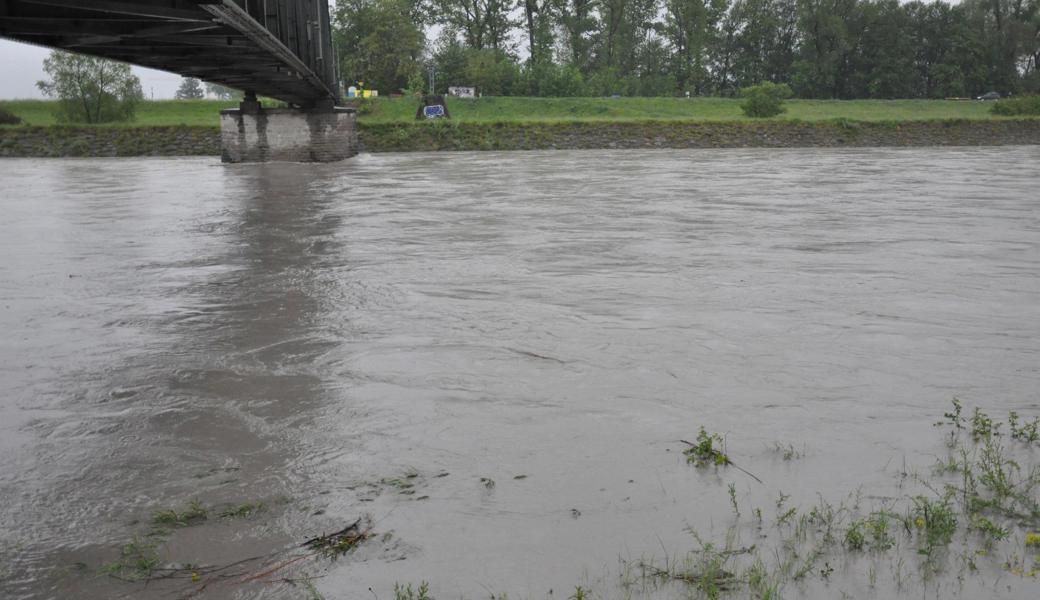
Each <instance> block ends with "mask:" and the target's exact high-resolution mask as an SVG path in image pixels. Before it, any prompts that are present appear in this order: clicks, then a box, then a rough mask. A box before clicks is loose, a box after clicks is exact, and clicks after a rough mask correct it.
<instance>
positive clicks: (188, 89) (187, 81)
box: [174, 77, 205, 100]
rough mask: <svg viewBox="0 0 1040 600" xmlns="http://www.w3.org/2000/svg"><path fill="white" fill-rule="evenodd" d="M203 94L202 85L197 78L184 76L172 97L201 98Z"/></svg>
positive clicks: (179, 98) (183, 98) (184, 98)
mask: <svg viewBox="0 0 1040 600" xmlns="http://www.w3.org/2000/svg"><path fill="white" fill-rule="evenodd" d="M204 96H205V94H204V93H203V92H202V85H201V84H200V83H199V80H198V79H195V78H194V77H185V78H184V79H182V80H181V85H180V87H179V88H177V93H176V94H175V95H174V98H177V99H178V100H202V98H203V97H204Z"/></svg>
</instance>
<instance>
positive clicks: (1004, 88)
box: [333, 0, 1040, 99]
mask: <svg viewBox="0 0 1040 600" xmlns="http://www.w3.org/2000/svg"><path fill="white" fill-rule="evenodd" d="M333 17H334V18H333V27H334V31H333V35H334V41H335V44H336V49H337V52H338V56H339V60H340V68H341V73H342V76H343V79H344V81H346V82H350V84H354V83H355V82H361V83H363V85H364V87H366V88H369V89H378V90H379V91H380V92H381V93H383V94H386V93H388V92H396V91H425V90H426V88H427V87H428V73H429V71H430V69H433V70H434V71H435V80H436V89H435V90H434V91H435V92H437V93H444V92H445V91H446V88H447V86H449V85H471V86H476V87H477V88H478V89H479V90H480V91H481V92H482V93H483V94H489V95H517V96H521V95H522V96H607V95H612V94H621V95H626V96H683V95H687V94H689V95H691V96H699V95H717V96H730V95H734V94H736V93H737V91H738V90H739V89H740V88H742V87H746V86H751V85H755V84H758V83H760V82H773V83H778V84H780V83H783V84H787V85H789V86H790V87H791V89H792V90H793V91H794V93H795V95H796V96H798V97H801V98H838V99H852V98H945V97H965V96H973V95H977V94H980V93H984V92H988V91H991V90H995V91H998V92H1001V93H1003V94H1009V93H1014V94H1021V93H1036V92H1038V91H1040V0H962V2H960V3H959V4H956V5H951V4H947V3H946V2H942V1H933V2H931V3H926V2H921V1H919V0H915V1H912V2H907V3H900V2H899V1H898V0H338V1H337V3H336V7H335V9H334V15H333ZM427 31H439V34H438V35H437V36H436V37H433V38H432V39H428V37H427V35H426V32H427Z"/></svg>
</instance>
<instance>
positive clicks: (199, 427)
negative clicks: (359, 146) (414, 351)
mask: <svg viewBox="0 0 1040 600" xmlns="http://www.w3.org/2000/svg"><path fill="white" fill-rule="evenodd" d="M174 164H175V168H174V171H177V173H176V175H177V177H175V178H174V179H173V185H178V184H181V185H184V186H185V187H186V188H188V189H189V190H191V189H197V190H198V191H199V193H201V194H203V196H202V197H200V196H197V195H195V196H193V192H192V191H187V190H173V191H172V192H171V193H169V194H168V195H158V196H157V197H151V196H149V195H147V191H148V189H149V188H151V187H159V186H167V185H170V183H171V180H170V179H169V178H168V177H158V178H157V179H155V180H151V179H150V178H151V177H152V175H153V174H151V173H149V172H147V169H148V166H147V165H146V167H145V171H144V172H142V173H134V172H133V171H132V170H131V171H130V172H129V173H127V174H126V175H125V179H123V180H122V183H118V184H114V186H113V187H115V188H116V189H122V188H125V191H126V194H125V195H123V194H120V193H115V194H112V195H111V196H110V197H109V198H108V199H106V200H104V201H103V202H105V203H107V204H108V205H107V206H104V207H103V206H102V203H95V205H94V206H93V208H94V209H95V210H93V211H91V210H87V209H86V207H85V208H82V209H81V210H80V211H79V212H77V213H75V214H74V215H73V216H71V217H70V219H71V220H72V221H74V222H75V221H79V223H80V225H81V226H83V227H85V228H86V229H88V230H105V231H104V232H103V233H102V235H103V236H104V235H109V234H110V236H111V237H110V238H109V239H108V244H109V245H110V249H111V252H114V253H116V255H115V256H113V255H112V254H109V256H107V257H100V256H95V257H87V258H86V259H85V260H87V261H89V262H94V263H101V262H102V261H103V260H107V259H112V258H116V259H119V260H122V264H111V263H109V264H103V265H100V264H99V265H95V266H92V267H91V268H92V269H93V270H94V272H93V273H92V275H91V277H92V278H95V281H94V283H96V284H98V285H96V286H95V287H94V288H93V291H92V292H91V293H88V294H85V296H84V297H82V298H78V299H76V300H77V301H78V302H83V303H84V304H82V305H80V311H81V312H82V313H85V314H86V315H87V316H88V319H90V320H92V321H95V322H96V326H97V330H96V331H95V332H94V335H86V336H83V337H81V338H80V337H76V338H75V339H70V340H68V341H67V344H72V345H73V346H75V347H74V348H72V349H71V350H70V352H69V354H70V361H69V364H68V365H67V367H66V368H65V369H63V370H62V372H61V373H59V374H57V375H56V376H55V378H54V379H53V380H50V381H47V382H45V386H46V387H47V388H48V389H50V390H52V391H53V394H52V396H51V400H48V401H46V403H47V404H48V409H49V413H50V414H49V415H48V416H46V417H43V418H40V419H36V420H34V421H32V422H31V423H29V424H28V425H27V427H26V428H25V430H26V431H29V432H30V433H31V434H32V435H33V437H34V438H35V439H34V440H33V441H32V442H30V443H29V444H28V446H29V447H30V451H29V452H28V453H27V454H28V455H31V458H25V460H27V461H30V462H32V463H33V464H32V466H31V467H30V468H28V469H23V470H22V471H23V472H22V473H21V475H20V476H19V478H18V479H13V480H6V481H0V486H2V487H4V488H7V487H8V486H10V488H9V490H6V491H15V490H17V492H18V499H17V501H16V502H15V507H14V508H13V512H11V513H8V511H7V510H5V511H3V512H4V513H7V514H8V516H12V515H14V514H17V515H18V516H19V519H21V520H22V523H21V524H20V525H16V526H15V532H16V534H17V533H18V532H19V530H21V531H23V532H24V531H30V530H31V531H33V532H34V533H35V534H37V538H36V539H33V540H32V541H22V542H21V543H20V544H19V546H17V547H16V549H15V550H13V551H12V553H13V562H12V563H11V564H12V565H13V566H12V567H11V569H10V571H11V572H10V577H9V578H8V579H7V580H6V581H5V582H4V583H3V586H2V587H6V586H11V587H10V588H9V589H8V592H5V594H4V595H5V597H6V595H7V593H10V597H34V598H35V597H46V596H51V597H67V596H69V595H75V596H76V597H79V598H90V597H121V596H123V595H124V594H126V595H129V596H130V597H133V596H134V595H135V594H138V593H141V591H142V588H141V587H140V586H141V585H142V584H126V583H123V582H120V581H117V580H116V579H113V578H109V577H94V574H95V572H96V569H98V568H99V567H100V566H102V565H103V564H105V563H109V562H110V561H114V560H117V559H118V557H119V552H120V546H121V545H123V544H125V543H127V542H130V541H133V540H142V539H145V540H152V542H154V543H155V545H156V550H157V551H158V553H159V555H160V556H161V558H162V560H163V561H164V563H165V562H167V561H169V562H172V563H188V562H190V563H193V564H209V565H214V564H216V565H220V564H228V563H232V562H235V561H237V560H241V559H244V558H247V557H252V556H257V555H264V554H267V553H269V552H272V551H277V550H279V549H287V548H292V547H294V546H295V545H296V544H298V543H299V541H301V540H302V539H304V538H305V537H310V536H312V535H315V534H317V533H320V530H316V529H317V527H318V526H317V525H315V523H314V521H315V519H314V518H309V517H310V515H309V513H307V512H304V511H305V510H306V507H303V508H301V503H306V499H305V498H303V497H301V495H300V490H302V489H308V486H307V485H306V479H307V477H308V470H309V469H310V468H311V467H312V466H313V465H314V464H315V463H321V462H322V461H324V460H327V459H328V458H329V454H330V452H331V453H334V454H342V453H344V452H347V449H346V448H342V447H340V448H336V449H330V448H328V447H327V446H323V445H322V443H321V436H320V431H321V429H322V427H321V422H322V420H323V418H324V417H326V416H327V413H328V411H330V410H337V409H335V408H334V407H332V406H331V404H332V399H333V397H334V396H335V390H334V389H333V384H332V383H330V381H329V380H328V379H327V377H326V374H327V370H326V367H327V366H328V364H327V363H328V359H327V356H328V353H329V351H330V350H332V349H333V348H335V347H337V346H339V345H340V344H341V340H342V336H344V335H347V334H348V332H349V329H350V323H347V322H341V321H339V320H338V319H335V318H331V319H330V315H333V316H334V315H335V313H336V312H337V311H336V310H335V308H334V306H333V310H332V311H331V312H330V310H329V309H330V303H332V305H335V304H336V303H338V302H339V301H341V300H343V299H344V292H342V291H341V290H342V289H343V286H344V285H345V282H344V281H342V280H341V279H340V278H341V277H342V276H343V274H344V273H345V272H346V271H348V270H349V267H346V266H344V265H342V264H341V262H342V257H343V254H344V250H343V248H342V247H341V242H340V241H339V238H338V236H337V232H338V230H339V229H340V227H341V226H342V216H341V215H339V214H336V213H335V212H334V211H332V210H331V206H332V203H333V202H334V200H333V199H332V198H330V197H329V195H328V194H327V193H326V191H327V188H328V187H329V185H330V182H332V181H334V180H335V179H336V177H337V169H341V168H342V167H335V168H334V167H330V166H327V165H326V166H319V165H312V166H305V165H294V164H261V165H252V166H242V167H238V168H227V169H220V170H219V172H218V173H216V174H215V173H213V172H212V168H211V167H209V166H208V165H205V164H204V163H199V162H197V161H195V162H191V163H184V164H183V165H181V164H179V163H174ZM151 166H152V167H154V168H156V169H163V167H162V166H161V165H160V164H159V163H156V164H154V165H151ZM84 167H87V165H86V164H82V163H81V164H78V165H77V163H71V164H70V165H69V166H68V167H67V168H64V169H59V170H58V171H56V172H55V173H53V175H54V176H55V177H54V179H55V182H56V183H55V188H56V191H57V192H58V193H71V192H72V190H73V189H74V188H76V186H80V187H82V186H83V185H85V182H86V185H87V186H90V185H91V184H90V181H91V178H96V179H98V181H102V180H105V179H106V177H107V178H108V181H111V177H112V176H113V170H115V169H116V167H117V164H116V163H109V164H104V165H103V166H101V167H100V169H97V167H96V166H91V167H90V168H87V169H86V170H84ZM95 169H96V170H95ZM193 176H198V177H199V179H200V180H202V184H195V183H192V182H191V178H192V177H193ZM66 178H67V179H66ZM214 180H216V181H214ZM214 183H217V185H213V184H214ZM65 184H67V186H66V185H65ZM62 188H65V189H64V190H63V191H62ZM218 190H219V193H220V194H221V197H206V195H209V194H214V193H216V191H218ZM167 191H168V192H169V190H167ZM142 194H144V195H145V198H147V199H146V200H142V198H141V196H142ZM122 199H125V200H126V201H125V202H121V200H122ZM166 201H170V202H172V203H174V204H177V205H178V206H177V207H176V208H174V209H172V210H173V211H174V213H175V218H174V219H172V220H171V219H169V217H170V216H171V215H170V214H169V213H170V210H171V209H170V208H169V207H168V206H162V203H164V202H166ZM192 210H200V211H201V215H192V214H191V212H192ZM150 212H159V213H164V214H163V215H162V216H161V217H160V218H159V219H156V218H155V215H154V214H153V215H149V213H150ZM106 213H107V214H106ZM113 222H114V225H113ZM156 224H158V225H160V227H158V228H153V227H151V226H152V225H156ZM135 227H136V228H135ZM163 227H166V228H168V229H166V230H165V231H163V230H161V229H162V228H163ZM92 237H93V236H92ZM142 237H143V238H145V239H144V240H140V241H141V243H142V244H143V245H144V246H148V249H147V250H142V249H140V248H137V249H130V250H127V246H126V245H125V244H124V242H126V241H128V240H129V239H130V238H137V239H140V238H142ZM149 238H150V239H149ZM93 241H94V240H93V239H92V240H89V241H88V240H84V244H83V247H84V248H87V247H88V246H89V245H90V244H92V243H93ZM131 248H133V247H132V246H131ZM76 251H78V250H77V248H76V244H75V243H72V244H66V247H65V248H64V249H62V250H60V251H58V252H57V256H61V255H63V254H66V253H70V252H76ZM106 252H109V251H106ZM98 267H99V268H98ZM62 268H64V267H62ZM113 336H114V337H115V338H116V339H117V342H118V339H122V342H121V343H115V344H112V345H111V351H110V352H104V351H103V352H99V354H100V355H96V356H93V357H92V358H90V359H81V360H76V359H75V358H72V357H74V356H75V355H77V354H80V355H82V356H90V355H91V354H92V353H95V352H98V351H99V350H104V348H105V347H107V346H109V344H108V343H107V341H106V343H104V344H98V346H97V347H94V348H92V347H91V346H92V343H94V342H92V341H91V338H93V339H94V340H98V339H102V340H111V339H113ZM37 387H40V386H37ZM6 491H5V492H6ZM308 493H310V492H309V491H308ZM5 496H7V494H6V493H5ZM193 501H197V502H199V503H201V504H202V505H203V506H205V507H207V508H208V509H209V511H210V518H209V519H208V520H207V521H206V522H205V523H202V524H199V525H196V526H192V527H185V528H179V529H174V530H173V531H172V532H168V533H167V534H165V535H161V536H158V537H155V538H149V537H147V536H148V535H149V534H150V533H153V532H154V531H155V527H154V524H153V523H152V522H151V521H152V515H153V513H154V512H156V511H159V510H165V509H173V510H178V511H181V510H184V509H185V508H186V507H187V506H189V505H190V503H191V502H193ZM248 504H252V505H258V504H262V505H263V507H264V508H263V510H262V511H260V512H255V513H253V514H250V515H248V516H246V517H244V518H230V517H228V518H220V517H219V516H218V513H219V512H221V511H222V510H226V509H227V507H235V506H242V505H248ZM10 508H12V507H9V509H10ZM26 521H28V523H26ZM324 525H326V524H325V523H322V526H324ZM296 528H299V531H295V529H296ZM5 529H6V528H5ZM152 542H149V543H152ZM5 554H6V552H5ZM2 587H0V589H2ZM167 588H168V589H167ZM148 589H149V590H151V591H150V592H149V593H157V592H158V591H159V590H162V589H167V591H170V592H172V593H177V591H178V590H179V591H182V592H183V591H184V590H185V589H190V586H186V583H185V582H184V581H183V580H179V581H178V580H169V581H153V582H151V583H149V587H148ZM226 592H227V590H225V592H221V593H226Z"/></svg>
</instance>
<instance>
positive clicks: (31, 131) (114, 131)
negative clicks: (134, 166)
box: [0, 126, 220, 157]
mask: <svg viewBox="0 0 1040 600" xmlns="http://www.w3.org/2000/svg"><path fill="white" fill-rule="evenodd" d="M75 156H81V157H105V156H220V129H218V128H216V127H186V126H184V127H4V128H0V157H75Z"/></svg>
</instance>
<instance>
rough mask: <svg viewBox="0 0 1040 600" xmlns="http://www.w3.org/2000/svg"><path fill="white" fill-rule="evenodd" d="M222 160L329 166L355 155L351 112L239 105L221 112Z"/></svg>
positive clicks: (355, 128)
mask: <svg viewBox="0 0 1040 600" xmlns="http://www.w3.org/2000/svg"><path fill="white" fill-rule="evenodd" d="M220 146H221V160H223V161H224V162H227V163H240V162H267V161H289V162H334V161H338V160H343V159H345V158H350V157H351V156H354V155H355V154H357V153H358V138H357V114H356V111H355V110H354V109H353V108H341V107H331V108H315V109H296V108H261V107H260V106H259V105H258V104H253V103H250V102H248V101H247V102H243V103H242V106H241V107H240V108H233V109H228V110H223V111H221V113H220Z"/></svg>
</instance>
